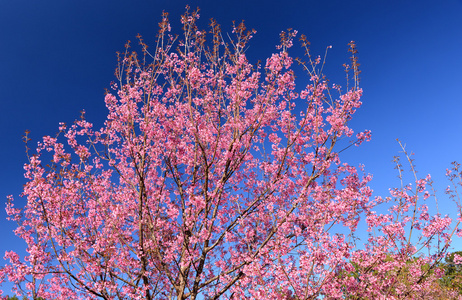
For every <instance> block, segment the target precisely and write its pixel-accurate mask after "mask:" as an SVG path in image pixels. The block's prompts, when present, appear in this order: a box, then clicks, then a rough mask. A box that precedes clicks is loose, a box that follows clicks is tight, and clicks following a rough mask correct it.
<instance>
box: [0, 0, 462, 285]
mask: <svg viewBox="0 0 462 300" xmlns="http://www.w3.org/2000/svg"><path fill="white" fill-rule="evenodd" d="M186 4H189V5H190V6H191V7H193V8H195V7H197V6H199V7H200V8H201V21H200V24H203V25H206V24H207V23H208V20H209V19H210V18H211V17H213V18H215V19H216V20H217V21H218V22H219V23H220V24H221V25H222V29H223V31H225V32H226V31H231V29H230V28H231V21H232V20H236V21H238V22H239V21H240V20H242V19H243V20H245V21H246V24H247V26H248V27H250V28H254V29H256V30H257V34H256V35H255V37H254V38H253V40H252V41H251V43H250V48H249V50H248V52H247V53H248V55H249V58H250V60H251V61H253V62H256V61H257V60H259V59H260V60H265V59H266V58H267V57H268V56H269V55H270V54H271V53H272V52H274V51H276V50H275V45H276V44H277V42H278V35H279V33H280V32H281V31H282V30H285V29H287V28H294V29H297V30H298V31H299V32H300V33H304V34H305V35H306V36H307V37H308V39H309V40H310V42H311V44H312V47H311V49H312V52H313V53H314V54H320V55H322V54H324V49H325V48H326V47H327V46H329V45H332V46H333V48H332V49H331V50H330V51H329V54H328V59H327V65H326V69H325V73H326V74H327V76H328V77H329V78H330V79H331V81H332V82H336V83H338V84H342V85H343V84H344V73H343V71H342V64H343V63H344V62H347V61H348V53H347V44H348V42H349V41H351V40H354V41H356V42H357V45H358V49H359V62H360V63H361V68H362V74H361V87H362V88H363V89H364V96H363V103H364V104H363V107H362V108H361V109H360V110H359V112H358V113H357V114H356V116H355V118H354V120H353V121H352V123H351V124H352V126H353V128H354V129H355V130H356V131H360V130H363V129H369V130H371V131H372V141H371V142H369V143H366V144H364V145H363V146H361V147H359V148H356V147H355V148H350V149H349V150H348V151H347V152H345V153H344V156H343V157H344V160H345V161H347V162H349V163H352V164H358V163H363V164H365V167H366V171H367V172H369V173H372V174H373V175H374V180H373V181H372V183H371V186H372V187H373V188H374V189H375V190H376V193H377V194H381V195H385V194H386V193H387V190H388V188H390V187H394V186H397V185H398V184H399V182H398V180H397V178H396V173H395V170H394V169H393V167H394V166H393V164H392V162H391V160H392V157H393V156H394V155H397V154H399V151H400V148H399V145H398V144H397V142H396V141H395V140H396V139H397V138H399V139H400V140H401V141H403V142H404V143H405V144H406V145H407V149H408V150H410V151H413V152H415V154H416V155H415V157H414V158H415V159H416V164H417V169H418V171H419V174H420V175H421V176H424V175H426V174H428V173H431V174H432V177H433V178H434V180H435V181H436V186H437V188H438V190H439V192H440V197H439V199H440V201H442V202H441V203H440V206H442V208H443V209H445V210H446V211H447V212H453V210H452V211H451V209H450V207H451V204H452V203H449V202H448V201H447V200H446V198H445V195H444V193H443V190H444V188H445V187H446V186H447V182H446V181H445V179H444V173H445V170H446V168H448V167H450V162H451V161H454V160H458V161H459V162H462V151H461V150H462V141H461V136H462V135H461V132H462V122H461V119H462V118H461V113H462V93H461V87H462V55H461V53H462V52H461V49H462V0H444V1H439V2H436V1H428V0H420V1H406V0H404V1H403V0H399V1H398V0H374V1H368V0H362V1H359V0H356V1H347V0H335V1H333V0H324V1H312V0H303V1H292V0H286V1H251V0H246V1H242V0H233V1H217V0H215V1H210V0H204V1H180V0H151V1H147V0H144V1H143V0H131V1H127V0H126V1H121V0H112V1H106V0H97V1H95V0H93V1H88V0H80V1H76V0H67V1H62V0H48V1H33V0H15V1H0V66H1V70H2V71H1V72H0V114H1V117H0V138H1V141H2V142H1V143H2V147H0V159H1V164H0V165H1V166H2V168H1V171H0V199H4V201H0V202H6V196H7V195H9V194H12V195H14V196H15V199H16V202H17V203H18V205H19V206H21V205H22V203H24V201H25V200H24V199H21V198H20V197H19V196H18V195H19V194H20V193H21V187H22V185H23V184H24V182H25V181H24V177H23V164H24V163H25V162H26V155H25V152H24V150H25V148H24V144H23V143H22V141H21V137H22V135H23V134H24V131H25V130H26V129H29V130H30V131H31V135H30V137H31V138H32V142H33V143H36V142H37V141H38V140H39V139H40V138H41V137H42V136H43V135H54V134H55V133H56V132H57V130H58V123H59V122H66V123H68V124H70V123H72V122H73V120H75V119H76V118H78V117H79V115H80V113H79V112H80V111H81V110H82V109H85V111H86V116H87V119H88V120H89V121H91V122H93V123H95V125H96V127H97V128H98V127H100V126H101V125H102V123H103V121H104V118H105V116H106V113H107V110H106V108H105V106H104V89H105V88H109V83H110V82H111V81H112V80H113V79H114V75H113V74H114V69H115V67H116V54H115V53H116V51H122V50H123V49H124V48H123V47H124V44H125V42H126V41H127V40H132V41H136V38H135V36H136V35H137V34H138V33H140V34H141V35H142V36H143V37H144V40H145V42H147V44H148V45H149V44H151V45H153V44H154V40H155V34H156V32H157V23H158V22H159V20H160V15H161V13H162V10H165V11H167V12H169V13H170V16H171V20H172V27H173V30H174V31H175V32H176V33H180V31H179V30H180V25H179V21H178V18H179V16H180V15H181V13H183V12H184V7H185V5H186ZM296 51H298V50H296ZM294 55H297V54H296V52H295V54H294ZM298 55H300V54H298ZM299 79H300V83H303V82H304V81H305V80H306V79H304V78H303V74H300V75H299ZM31 145H32V144H31ZM445 200H446V201H445ZM2 206H3V205H2ZM5 218H6V214H5V211H4V209H1V210H0V224H1V228H2V229H1V231H0V241H2V242H1V243H0V253H1V254H2V256H3V253H4V251H5V250H10V249H13V250H17V251H21V249H24V248H25V244H24V243H22V241H21V240H19V239H18V238H16V237H15V236H14V234H13V233H12V230H13V229H14V227H15V226H14V224H13V223H12V222H7V221H6V220H5ZM2 264H3V263H0V265H2ZM4 289H5V290H7V289H8V288H7V286H4Z"/></svg>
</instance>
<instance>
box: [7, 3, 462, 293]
mask: <svg viewBox="0 0 462 300" xmlns="http://www.w3.org/2000/svg"><path fill="white" fill-rule="evenodd" d="M198 18H199V11H198V10H196V11H191V10H189V9H187V10H186V13H185V14H184V15H183V16H182V18H181V23H182V24H183V36H181V37H177V36H174V35H172V34H171V33H170V31H171V28H170V23H169V20H168V15H167V14H166V13H164V14H163V19H162V22H161V23H160V24H159V26H160V29H159V34H158V37H157V44H156V47H155V48H154V49H153V50H152V51H151V50H150V49H148V47H147V45H146V44H145V43H144V42H143V40H142V39H141V37H139V44H140V48H141V51H140V52H139V53H138V54H137V53H136V52H131V50H130V46H129V45H128V44H127V46H126V51H125V53H121V54H119V62H118V68H117V70H116V78H117V81H116V82H114V83H112V85H111V91H108V92H107V94H106V97H105V101H106V105H107V108H108V110H109V113H108V116H107V120H106V122H105V124H104V126H103V127H102V128H101V129H99V130H96V129H94V128H93V125H92V123H90V122H88V121H87V120H86V119H85V116H84V114H83V113H82V117H81V119H80V120H78V121H76V122H75V123H74V124H73V125H71V126H67V125H66V124H64V123H62V124H61V125H60V127H59V134H58V135H57V136H55V137H51V136H46V137H44V138H43V141H41V142H40V143H38V146H37V149H36V153H34V154H29V156H28V157H29V163H28V164H26V166H25V176H26V178H27V180H28V182H27V183H26V185H25V186H24V192H23V196H24V197H25V198H27V204H26V205H25V207H24V208H23V209H18V208H16V207H15V206H14V205H13V199H12V198H11V197H10V199H9V202H8V205H7V212H8V214H9V216H10V217H9V218H10V219H11V220H14V221H16V222H18V228H17V229H16V231H15V233H16V234H17V235H18V236H20V237H21V238H22V239H24V241H25V242H26V243H27V246H28V247H27V253H28V255H27V256H26V257H25V258H23V259H21V258H20V257H19V256H18V255H17V254H16V253H14V252H12V251H11V252H7V253H6V254H5V259H7V260H8V263H7V264H6V265H5V266H4V267H2V269H1V271H0V281H3V280H8V281H9V282H12V283H14V284H15V291H16V292H18V294H24V295H27V296H28V297H32V298H34V299H37V298H38V297H42V298H45V299H314V298H324V299H345V298H348V299H366V298H367V299H373V298H374V299H379V298H380V297H382V298H383V297H389V299H402V298H413V297H414V295H417V294H416V293H417V291H419V293H420V294H419V296H418V297H420V298H419V299H421V298H422V297H423V298H425V297H427V296H426V294H425V292H426V291H428V295H430V292H431V290H432V289H433V288H432V286H434V285H433V284H434V283H435V282H436V280H438V278H439V277H441V274H440V273H441V271H440V269H438V265H437V264H438V262H439V261H440V260H441V259H442V258H443V257H444V255H445V254H446V252H447V250H448V247H449V243H450V239H451V237H452V235H453V234H454V232H455V231H448V230H449V228H452V230H457V228H458V223H457V224H456V225H455V227H454V226H453V227H450V226H451V222H452V220H451V219H449V218H448V217H445V216H440V215H438V214H436V215H435V216H431V215H430V213H429V212H428V211H427V206H425V204H422V205H421V204H420V202H419V203H418V200H419V199H420V198H422V199H424V198H425V199H426V198H427V197H428V196H429V193H428V192H427V188H426V186H427V185H428V184H429V183H430V178H429V177H428V178H424V179H419V178H417V177H416V178H415V183H416V188H415V190H412V189H411V188H410V186H403V187H402V188H401V189H396V190H392V191H391V197H388V198H383V199H382V198H373V197H372V190H371V189H370V188H369V187H368V183H369V181H370V180H371V178H372V177H371V175H368V174H366V173H364V171H363V168H362V167H359V168H358V167H355V166H351V165H349V164H347V163H345V162H342V161H341V152H342V151H343V150H345V149H346V148H349V147H350V146H358V145H360V144H361V143H362V142H363V141H365V140H368V139H369V138H370V132H369V131H367V130H366V131H363V132H359V133H357V134H354V132H353V130H352V129H351V128H350V127H349V125H348V122H349V121H350V120H351V118H352V116H353V114H354V113H355V111H356V110H357V109H358V108H359V107H360V106H361V101H360V98H361V95H362V90H361V89H360V88H359V74H360V71H359V63H358V60H357V50H356V46H355V44H354V42H351V43H350V44H349V47H350V48H349V51H350V55H351V62H350V64H349V65H345V70H346V74H347V75H348V79H347V86H346V87H345V88H343V89H342V88H341V87H340V86H338V85H331V84H330V83H329V81H328V80H327V78H325V77H324V75H323V73H322V67H323V65H324V60H323V59H321V58H320V57H314V56H312V55H311V54H310V51H309V42H308V41H307V40H306V38H305V37H303V36H302V37H301V38H300V41H301V44H302V47H303V48H304V51H305V52H306V56H305V60H302V59H294V58H292V57H291V56H290V54H289V51H291V50H292V49H291V47H292V44H293V40H294V39H295V38H296V35H297V32H296V31H294V30H288V31H287V32H283V33H282V34H281V42H280V45H279V46H278V47H277V52H276V53H274V54H273V55H272V56H271V57H269V58H268V59H266V61H265V62H264V63H261V64H260V63H257V64H252V63H250V62H249V60H248V58H247V57H246V54H245V50H246V47H247V44H248V42H249V40H250V39H251V37H252V35H253V34H254V33H255V31H253V30H251V31H248V30H247V29H246V27H245V26H244V24H243V23H241V24H239V25H233V27H232V34H233V37H229V38H228V37H227V38H224V37H223V35H222V34H221V30H220V26H219V25H218V24H217V23H216V22H215V21H213V20H212V21H211V24H210V27H209V28H208V30H207V31H206V30H200V29H199V28H198V27H197V24H196V21H197V19H198ZM296 62H298V64H299V66H301V69H303V70H304V71H305V72H306V76H307V79H308V80H309V83H308V84H307V85H306V86H303V87H297V86H296V84H295V77H296V76H295V68H296V67H297V66H296V64H295V63H296ZM348 83H350V84H348ZM26 140H28V137H27V134H26ZM349 150H352V149H349ZM29 153H30V151H29ZM398 166H399V170H401V167H400V165H398ZM457 172H459V171H458V170H456V173H457ZM457 174H459V173H457ZM387 204H388V205H389V207H390V210H389V212H387V213H382V214H381V213H378V212H376V211H374V209H375V208H376V207H377V205H387ZM361 220H365V222H366V224H367V227H368V230H369V231H370V235H369V238H368V240H367V241H364V242H361V243H360V241H358V239H357V236H356V234H355V233H356V230H357V227H358V224H359V222H360V221H361ZM435 242H437V243H439V245H441V247H436V248H435V247H434V243H435ZM422 247H424V248H425V249H428V250H429V254H428V255H421V253H422V249H421V248H422ZM428 297H429V296H428ZM416 298H417V296H416Z"/></svg>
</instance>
